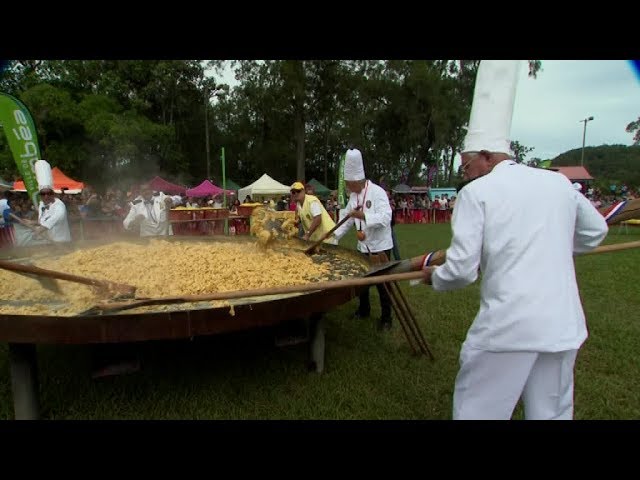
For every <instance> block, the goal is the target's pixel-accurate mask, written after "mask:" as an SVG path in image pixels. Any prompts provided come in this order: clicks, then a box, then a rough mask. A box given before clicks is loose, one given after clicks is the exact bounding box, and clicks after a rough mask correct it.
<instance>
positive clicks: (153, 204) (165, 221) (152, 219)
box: [122, 192, 182, 237]
mask: <svg viewBox="0 0 640 480" xmlns="http://www.w3.org/2000/svg"><path fill="white" fill-rule="evenodd" d="M167 197H168V195H165V194H164V193H162V192H160V193H158V194H157V195H154V196H153V197H151V200H149V201H148V202H147V201H145V200H144V198H142V197H141V196H139V197H138V198H136V199H135V200H134V201H133V202H132V205H131V210H129V213H128V214H127V216H126V218H125V219H124V220H123V222H122V223H123V225H124V228H126V229H127V230H131V229H132V228H134V223H133V220H134V219H135V218H136V217H137V216H138V215H143V216H144V220H142V223H140V236H141V237H153V236H158V235H173V232H172V231H171V224H170V223H169V209H170V208H171V207H167V205H166V204H165V203H164V199H165V198H167ZM170 198H171V199H172V200H173V205H174V206H175V205H179V204H180V202H181V201H182V198H181V197H180V196H179V195H174V196H171V197H170Z"/></svg>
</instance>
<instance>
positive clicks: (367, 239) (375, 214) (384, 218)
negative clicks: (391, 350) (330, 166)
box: [334, 149, 393, 330]
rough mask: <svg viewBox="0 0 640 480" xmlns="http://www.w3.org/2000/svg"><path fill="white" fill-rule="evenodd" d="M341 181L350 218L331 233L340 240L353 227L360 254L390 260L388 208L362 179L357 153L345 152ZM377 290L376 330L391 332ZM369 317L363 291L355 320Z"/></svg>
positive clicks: (385, 301) (385, 299) (387, 307)
mask: <svg viewBox="0 0 640 480" xmlns="http://www.w3.org/2000/svg"><path fill="white" fill-rule="evenodd" d="M344 180H345V183H346V185H347V188H348V189H349V192H350V196H349V201H348V202H347V206H346V208H345V210H344V215H349V214H351V218H349V219H348V220H347V221H346V222H345V223H344V224H342V226H341V227H340V228H338V229H337V230H336V231H335V234H334V235H335V237H336V238H337V239H338V240H340V239H341V238H342V237H343V236H344V235H345V234H346V233H347V232H348V231H349V229H350V228H352V227H353V226H354V225H355V227H356V230H357V232H356V235H357V237H358V245H357V249H358V251H359V252H360V253H361V254H363V255H365V256H368V255H369V254H377V253H384V254H385V255H386V256H387V258H388V259H390V258H391V249H392V248H393V239H392V236H391V215H392V211H391V205H390V204H389V198H388V196H387V192H385V191H384V189H383V188H382V187H380V186H378V185H376V184H375V183H373V182H372V181H371V180H367V179H366V177H365V173H364V165H363V162H362V154H361V153H360V150H357V149H350V150H348V151H347V156H346V159H345V163H344ZM377 288H378V293H379V295H380V308H381V317H380V320H379V322H378V327H379V328H380V329H386V330H388V329H390V328H391V301H390V299H389V295H388V294H387V292H386V290H385V289H384V286H383V285H377ZM370 313H371V305H370V302H369V289H368V288H365V289H364V290H363V293H362V294H361V295H360V306H359V307H358V310H357V311H356V314H355V316H356V317H368V316H369V315H370Z"/></svg>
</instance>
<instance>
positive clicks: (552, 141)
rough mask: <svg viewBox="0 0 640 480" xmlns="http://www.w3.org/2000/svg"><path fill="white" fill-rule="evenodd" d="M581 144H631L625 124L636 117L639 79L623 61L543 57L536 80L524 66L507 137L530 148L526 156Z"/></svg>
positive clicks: (542, 155) (548, 155)
mask: <svg viewBox="0 0 640 480" xmlns="http://www.w3.org/2000/svg"><path fill="white" fill-rule="evenodd" d="M591 116H592V117H594V119H593V120H592V121H590V122H587V134H586V142H585V144H586V146H597V145H603V144H608V145H614V144H621V145H631V144H632V138H633V136H632V135H631V134H630V133H627V132H626V131H625V128H626V127H627V125H628V124H629V123H630V122H632V121H634V120H636V119H637V118H638V117H640V80H639V79H638V78H637V77H636V75H635V72H634V70H633V66H632V65H631V63H630V62H629V61H625V60H543V61H542V72H541V73H540V74H539V75H538V78H537V79H533V78H528V77H527V71H526V69H523V70H522V77H521V79H520V83H519V84H518V90H517V93H516V104H515V107H514V112H513V124H512V126H511V138H512V140H518V141H519V142H520V143H521V144H523V145H526V146H529V147H535V150H534V151H533V152H531V153H530V154H529V156H528V158H531V157H539V158H542V159H546V158H553V157H555V156H557V155H559V154H560V153H563V152H566V151H567V150H571V149H573V148H581V147H582V133H583V130H584V123H583V122H580V120H583V119H585V118H587V117H591Z"/></svg>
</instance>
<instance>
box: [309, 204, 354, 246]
mask: <svg viewBox="0 0 640 480" xmlns="http://www.w3.org/2000/svg"><path fill="white" fill-rule="evenodd" d="M361 208H362V207H356V208H355V210H352V211H356V210H360V209H361ZM350 218H351V212H349V215H345V217H344V218H343V219H342V220H340V221H339V222H338V223H337V224H336V225H335V226H334V227H333V228H332V229H331V230H329V231H328V232H327V233H325V234H324V235H323V236H322V238H321V239H320V240H318V241H317V242H316V243H314V244H313V245H311V246H310V247H309V248H307V249H305V251H304V253H305V254H306V255H309V254H310V253H311V252H313V251H314V250H315V249H316V247H317V246H318V245H320V244H321V243H322V242H324V241H325V240H326V239H327V238H329V237H330V236H331V235H332V234H333V232H335V231H336V230H337V229H338V228H340V227H341V226H342V225H343V224H344V222H346V221H347V220H349V219H350Z"/></svg>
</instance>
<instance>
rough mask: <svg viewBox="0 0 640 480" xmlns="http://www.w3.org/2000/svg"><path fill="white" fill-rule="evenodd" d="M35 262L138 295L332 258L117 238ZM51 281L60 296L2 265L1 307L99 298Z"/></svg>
mask: <svg viewBox="0 0 640 480" xmlns="http://www.w3.org/2000/svg"><path fill="white" fill-rule="evenodd" d="M35 265H36V266H38V267H41V268H46V269H50V270H56V271H60V272H66V273H71V274H74V275H82V276H85V277H91V278H95V279H99V280H110V281H112V282H117V283H125V284H129V285H133V286H135V287H137V291H136V296H138V297H163V296H181V295H195V294H204V293H212V292H224V291H231V290H249V289H254V288H269V287H279V286H286V285H298V284H302V283H310V282H312V281H324V280H328V279H330V276H329V274H330V268H329V265H327V264H326V263H325V264H323V263H320V264H318V263H314V262H313V261H312V260H311V258H309V257H308V256H307V255H305V254H304V253H303V252H302V251H300V250H294V249H290V250H286V251H276V250H272V249H266V250H265V249H264V248H261V247H260V246H259V244H256V243H245V242H243V243H206V242H202V243H200V242H196V243H193V242H169V241H167V240H161V239H153V240H151V241H150V242H149V244H148V245H139V244H135V243H127V242H118V243H112V244H109V245H104V246H99V247H95V248H88V249H83V250H78V251H76V252H73V253H70V254H67V255H64V256H61V257H58V258H55V259H53V258H52V259H41V260H38V261H37V262H36V263H35ZM56 281H57V282H58V284H59V285H60V288H61V290H62V292H63V296H62V297H60V296H59V295H58V294H56V293H54V292H51V291H50V290H46V289H44V288H43V287H42V286H41V285H40V283H39V282H38V281H37V280H33V279H31V278H27V277H25V276H23V275H19V274H16V273H14V272H10V271H6V270H1V269H0V285H3V288H2V291H1V293H0V314H12V315H39V314H40V315H42V314H47V315H76V314H78V313H80V312H82V311H84V310H87V309H88V308H90V307H92V306H93V305H95V304H96V303H97V302H98V301H100V300H101V299H100V298H98V297H96V294H95V290H94V289H92V288H91V287H88V286H85V285H81V284H78V283H72V282H67V281H62V280H56ZM212 303H213V304H214V305H217V306H223V305H229V303H228V302H222V301H221V302H212ZM155 309H156V310H157V309H158V308H157V307H156V308H155Z"/></svg>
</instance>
